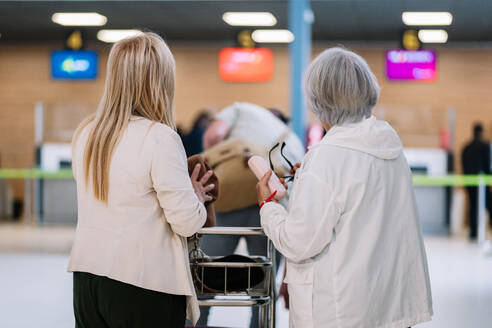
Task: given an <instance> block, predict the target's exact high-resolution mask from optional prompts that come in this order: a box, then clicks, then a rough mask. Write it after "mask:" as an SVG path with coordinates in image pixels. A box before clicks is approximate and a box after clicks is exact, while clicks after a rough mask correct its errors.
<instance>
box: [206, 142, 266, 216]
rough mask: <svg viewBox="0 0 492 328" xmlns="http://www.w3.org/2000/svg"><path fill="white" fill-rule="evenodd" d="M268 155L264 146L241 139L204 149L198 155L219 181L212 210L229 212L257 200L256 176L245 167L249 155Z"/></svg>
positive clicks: (254, 202) (252, 203)
mask: <svg viewBox="0 0 492 328" xmlns="http://www.w3.org/2000/svg"><path fill="white" fill-rule="evenodd" d="M265 154H266V155H267V156H268V149H266V147H264V146H261V145H256V144H253V143H250V142H245V141H243V140H226V141H224V142H221V143H219V144H217V145H215V146H214V147H212V148H210V149H208V150H206V151H205V152H204V153H203V154H202V155H203V157H204V158H205V160H206V161H207V162H208V165H210V167H211V168H212V170H214V173H215V175H216V176H217V179H218V180H219V183H220V193H219V197H218V198H217V200H216V201H215V204H214V205H215V210H216V211H219V212H229V211H233V210H236V209H241V208H245V207H248V206H251V205H254V204H256V203H257V200H256V183H257V182H258V179H256V177H255V175H254V174H253V172H251V170H250V169H249V167H248V159H249V158H250V157H251V156H253V155H260V156H265Z"/></svg>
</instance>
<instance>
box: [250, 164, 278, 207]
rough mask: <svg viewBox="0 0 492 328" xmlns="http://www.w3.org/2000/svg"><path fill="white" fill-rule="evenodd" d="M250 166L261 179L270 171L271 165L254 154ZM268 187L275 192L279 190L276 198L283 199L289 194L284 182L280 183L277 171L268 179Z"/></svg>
mask: <svg viewBox="0 0 492 328" xmlns="http://www.w3.org/2000/svg"><path fill="white" fill-rule="evenodd" d="M248 166H249V168H250V169H251V171H253V173H254V174H255V176H256V177H257V178H258V180H260V179H261V178H263V176H264V175H265V174H266V173H267V172H268V171H270V167H268V164H267V162H266V161H265V160H264V159H263V157H261V156H256V155H255V156H253V157H251V158H250V159H249V161H248ZM268 187H269V188H270V191H271V192H272V193H273V192H274V191H275V190H276V191H277V194H276V195H275V199H276V200H281V199H282V198H284V197H285V196H286V195H287V190H285V187H284V186H283V184H282V183H280V180H279V179H278V177H277V175H276V174H275V172H274V173H273V174H272V176H271V177H270V180H268Z"/></svg>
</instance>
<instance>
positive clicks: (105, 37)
mask: <svg viewBox="0 0 492 328" xmlns="http://www.w3.org/2000/svg"><path fill="white" fill-rule="evenodd" d="M141 33H142V31H139V30H100V31H99V32H97V38H98V39H99V40H100V41H103V42H107V43H114V42H118V41H120V40H122V39H124V38H128V37H131V36H135V35H138V34H141Z"/></svg>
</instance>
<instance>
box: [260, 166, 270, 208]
mask: <svg viewBox="0 0 492 328" xmlns="http://www.w3.org/2000/svg"><path fill="white" fill-rule="evenodd" d="M272 173H273V172H272V171H271V170H270V171H268V172H267V173H265V175H264V176H263V178H261V179H260V181H258V183H257V184H256V194H257V196H258V204H261V203H263V201H265V200H267V198H268V197H270V195H271V194H272V192H271V191H270V187H268V180H270V177H271V176H272Z"/></svg>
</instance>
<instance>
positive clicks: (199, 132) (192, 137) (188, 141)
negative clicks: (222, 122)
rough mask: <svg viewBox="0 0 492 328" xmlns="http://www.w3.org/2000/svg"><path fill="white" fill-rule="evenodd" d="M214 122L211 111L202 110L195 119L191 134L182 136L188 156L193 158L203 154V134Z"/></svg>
mask: <svg viewBox="0 0 492 328" xmlns="http://www.w3.org/2000/svg"><path fill="white" fill-rule="evenodd" d="M212 120H213V115H212V113H211V112H210V111H209V110H202V111H201V112H200V113H199V114H198V115H197V117H196V118H195V121H194V122H193V125H192V128H191V130H190V132H188V134H182V135H181V136H182V140H183V145H184V148H185V150H186V155H188V156H193V155H196V154H200V153H201V152H203V142H202V140H203V134H204V133H205V131H206V130H207V128H208V126H209V125H210V123H212Z"/></svg>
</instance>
